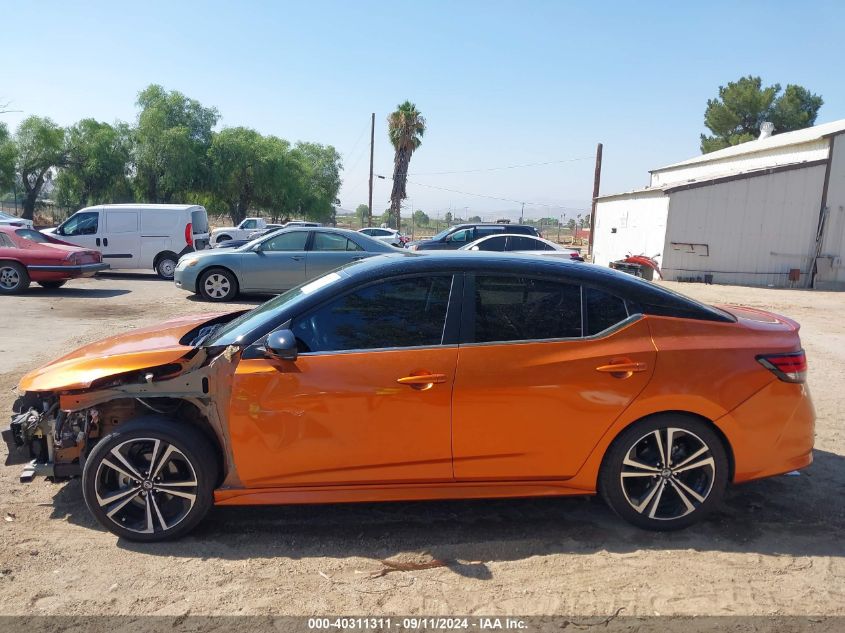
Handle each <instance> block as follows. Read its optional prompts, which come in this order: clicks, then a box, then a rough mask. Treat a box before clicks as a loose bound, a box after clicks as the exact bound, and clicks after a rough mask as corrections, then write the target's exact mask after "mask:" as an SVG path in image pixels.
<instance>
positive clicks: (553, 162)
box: [396, 156, 593, 176]
mask: <svg viewBox="0 0 845 633" xmlns="http://www.w3.org/2000/svg"><path fill="white" fill-rule="evenodd" d="M592 158H593V157H592V156H578V157H576V158H564V159H562V160H547V161H545V162H542V163H521V164H519V165H504V166H503V167H482V168H479V169H463V170H456V171H418V172H414V173H411V172H408V173H407V174H406V175H408V176H442V175H446V174H476V173H480V172H486V171H501V170H503V169H521V168H523V167H541V166H543V165H560V164H561V163H574V162H576V161H579V160H589V159H592ZM396 175H397V176H401V175H402V174H396Z"/></svg>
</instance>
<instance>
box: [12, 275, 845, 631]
mask: <svg viewBox="0 0 845 633" xmlns="http://www.w3.org/2000/svg"><path fill="white" fill-rule="evenodd" d="M672 286H673V287H675V288H677V289H680V290H681V291H682V292H685V293H687V294H689V295H692V296H694V297H697V298H699V299H702V300H705V301H709V302H731V303H742V304H746V305H752V306H758V307H762V308H765V309H771V310H774V311H776V312H782V313H784V314H787V315H790V316H792V317H794V318H796V319H797V320H798V321H799V322H801V323H802V326H803V327H802V331H801V332H802V338H803V341H804V346H805V348H806V349H807V353H808V357H809V360H810V379H809V382H810V388H811V390H812V392H813V395H814V400H815V404H816V408H817V412H818V423H817V440H816V449H817V450H816V457H815V460H816V461H815V463H814V464H813V466H812V467H810V468H809V469H807V470H806V471H804V472H803V473H802V474H801V476H799V477H786V476H783V477H777V478H775V479H771V480H767V481H761V482H755V483H751V484H747V485H745V486H741V487H739V488H736V489H734V490H732V491H730V492H729V494H728V497H727V502H726V503H725V505H724V508H723V509H722V510H721V511H720V512H719V513H717V514H715V515H714V516H712V517H711V518H710V519H709V520H708V521H707V522H706V523H705V524H703V525H700V526H696V527H694V528H691V529H689V530H686V531H684V532H682V533H675V534H654V533H648V532H643V531H639V530H637V529H635V528H633V527H630V526H628V525H627V524H625V523H623V522H622V521H621V520H619V519H617V518H615V517H614V516H612V515H611V513H610V511H609V510H608V509H607V508H605V507H604V505H603V504H602V503H601V502H599V501H597V500H590V499H580V498H570V499H544V500H505V501H483V502H481V501H479V502H443V503H439V502H438V503H395V504H381V505H374V504H370V505H348V506H341V505H336V506H318V507H315V506H296V507H277V508H255V509H252V508H247V509H242V508H241V509H239V508H219V509H215V510H213V511H212V513H211V514H210V516H209V518H208V519H207V520H206V521H205V523H203V524H202V525H201V527H200V528H199V529H198V530H197V531H195V532H194V533H193V534H192V535H191V536H189V537H188V538H185V539H183V540H181V541H178V542H175V543H167V544H153V545H138V544H133V543H128V542H122V541H119V540H118V539H117V538H116V537H114V536H113V535H112V534H110V533H108V532H106V531H104V530H103V529H101V528H100V527H99V526H98V525H96V524H95V523H94V521H93V519H91V518H90V517H89V515H88V512H87V510H86V508H85V506H84V503H83V501H82V494H81V491H80V486H79V483H78V481H72V482H69V483H64V484H52V483H49V482H47V481H44V480H37V481H35V482H33V483H31V484H28V485H23V484H20V483H18V474H19V472H20V466H13V467H0V516H2V517H4V518H5V519H6V520H0V613H2V614H76V615H83V614H161V615H171V616H174V617H178V616H182V615H184V614H186V613H191V614H241V613H250V614H293V615H314V614H338V613H343V614H426V615H436V614H456V613H461V614H521V615H529V614H582V615H591V614H612V613H614V612H616V611H617V609H619V608H623V609H624V610H623V611H622V613H623V614H625V615H653V614H661V615H668V614H676V615H694V614H721V615H763V614H765V615H786V614H792V615H810V614H815V615H834V614H837V615H845V542H843V535H845V434H843V431H842V420H843V417H845V319H843V314H845V294H836V293H823V292H806V291H799V290H772V289H753V288H739V287H726V286H703V285H689V284H684V285H678V284H672ZM258 301H259V300H258V299H256V300H255V301H247V302H244V303H257V302H258ZM232 307H235V306H234V305H233V306H232ZM219 309H220V306H219V305H210V304H206V303H203V302H200V301H196V300H194V299H193V298H192V297H189V296H188V295H187V294H185V293H184V292H181V291H179V290H177V289H176V288H175V287H174V286H173V285H172V284H170V283H166V282H163V281H159V280H158V279H156V278H155V277H152V276H145V275H129V274H126V275H110V276H108V277H104V278H98V279H90V280H83V281H75V282H71V283H70V284H69V285H68V286H67V287H65V288H64V289H62V290H59V291H46V290H43V289H41V288H38V287H33V289H32V290H31V291H30V292H28V293H27V294H26V295H24V296H19V297H2V298H0V315H2V317H3V318H2V324H3V326H4V328H6V329H5V330H4V334H3V336H2V338H0V352H2V353H0V412H2V415H4V416H5V415H6V412H8V411H9V409H10V407H11V404H12V400H13V398H14V395H13V390H14V388H15V385H16V383H17V381H18V379H19V377H20V376H21V375H22V374H23V373H24V372H26V371H27V370H30V369H32V368H34V367H36V366H38V365H40V364H42V363H44V362H46V361H49V360H51V359H52V358H55V357H57V356H59V355H61V354H63V353H66V352H68V351H70V350H71V349H73V348H75V347H77V346H79V345H81V344H83V343H87V342H90V341H93V340H96V339H98V338H101V337H103V336H105V335H108V334H114V333H118V332H122V331H126V330H130V329H132V328H135V327H138V326H141V325H147V324H151V323H155V322H157V321H161V320H164V319H166V318H168V317H171V316H175V315H180V314H188V313H198V312H204V311H209V312H210V311H218V310H219ZM0 450H2V449H0ZM385 559H387V560H389V561H390V562H397V561H399V562H426V561H429V562H430V561H432V559H436V560H438V561H443V562H444V563H445V565H441V566H434V567H432V568H430V569H424V570H416V571H395V573H384V574H380V573H379V572H381V571H383V570H385V569H386V568H385V564H384V563H383V562H381V561H383V560H385Z"/></svg>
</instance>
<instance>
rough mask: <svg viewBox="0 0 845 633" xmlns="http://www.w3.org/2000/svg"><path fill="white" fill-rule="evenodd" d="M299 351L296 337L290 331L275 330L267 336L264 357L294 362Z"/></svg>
mask: <svg viewBox="0 0 845 633" xmlns="http://www.w3.org/2000/svg"><path fill="white" fill-rule="evenodd" d="M298 354H299V351H298V348H297V345H296V337H295V336H294V335H293V332H291V331H290V330H276V331H275V332H270V334H268V335H267V342H266V343H264V356H266V357H267V358H270V359H273V360H296V357H297V356H298Z"/></svg>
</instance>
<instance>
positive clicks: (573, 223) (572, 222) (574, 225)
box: [566, 218, 577, 231]
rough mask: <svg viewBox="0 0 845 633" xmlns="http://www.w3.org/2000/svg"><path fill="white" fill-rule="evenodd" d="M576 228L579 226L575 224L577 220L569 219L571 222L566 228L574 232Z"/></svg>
mask: <svg viewBox="0 0 845 633" xmlns="http://www.w3.org/2000/svg"><path fill="white" fill-rule="evenodd" d="M576 226H577V223H576V222H575V218H569V222H567V223H566V227H567V228H568V229H569V230H570V231H574V230H575V227H576Z"/></svg>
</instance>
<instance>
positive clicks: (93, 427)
mask: <svg viewBox="0 0 845 633" xmlns="http://www.w3.org/2000/svg"><path fill="white" fill-rule="evenodd" d="M240 356H241V350H240V348H238V347H236V346H229V347H227V348H225V349H224V350H223V351H222V352H220V353H217V354H212V353H210V352H209V350H208V349H207V348H200V349H198V350H197V352H196V354H194V355H193V356H192V357H190V358H188V359H187V360H186V361H185V363H184V365H183V367H182V369H181V371H179V372H178V374H176V375H173V374H172V373H171V374H169V375H168V376H167V377H165V378H160V379H156V378H155V374H154V373H153V372H150V373H147V374H145V375H143V376H142V378H141V379H139V378H138V374H133V375H132V377H127V378H126V381H125V382H123V381H122V380H121V379H120V378H118V380H116V381H111V382H110V383H109V384H108V385H107V386H104V387H103V388H99V389H98V388H93V389H86V390H78V391H69V392H58V393H53V394H47V393H33V392H31V393H27V394H25V395H24V396H23V397H22V398H21V401H22V402H23V403H24V404H25V405H27V406H28V408H27V410H26V411H24V410H20V411H18V413H17V415H16V417H15V418H14V419H15V420H18V419H20V420H22V421H24V422H25V423H26V424H25V425H21V424H19V425H17V427H16V426H15V423H14V422H13V425H12V427H11V429H7V430H6V431H4V433H3V437H4V439H5V440H6V443H7V444H8V445H9V460H11V459H13V456H12V442H14V443H15V444H17V446H18V447H19V450H20V448H21V447H27V446H28V447H29V454H30V456H33V457H34V459H33V460H32V462H30V464H29V465H28V466H27V467H26V468H25V469H24V472H23V473H22V475H21V480H22V481H29V480H31V479H32V476H33V475H35V474H40V475H46V476H51V477H57V478H58V477H62V476H68V475H74V474H79V473H80V472H81V468H82V465H84V459H85V456H86V454H87V452H88V451H89V450H90V448H91V446H92V445H93V444H94V443H96V441H97V439H99V437H101V436H102V435H103V434H104V432H105V430H106V429H107V428H109V426H108V423H107V422H106V420H105V419H103V418H104V416H102V415H101V411H102V410H104V409H105V410H109V411H115V412H117V413H116V416H117V417H116V418H115V421H114V423H115V424H116V423H118V420H119V419H120V418H124V420H120V421H125V419H129V418H130V417H132V416H133V414H137V412H138V411H140V412H144V411H146V410H148V409H152V410H153V411H156V410H157V409H156V408H155V405H154V404H151V403H157V402H168V401H177V402H180V403H188V404H189V405H192V407H194V408H195V409H196V411H197V412H198V413H199V416H200V417H201V419H202V420H203V421H204V423H205V424H206V425H207V427H208V429H210V431H211V433H213V435H214V438H215V439H216V440H217V444H218V445H219V447H220V449H221V453H222V455H221V458H222V459H221V465H222V467H223V472H224V478H223V482H222V484H221V485H222V486H223V487H240V485H241V482H240V478H239V477H238V473H237V468H236V466H235V461H234V456H233V453H232V442H231V437H230V433H229V425H228V403H229V400H230V396H231V393H232V382H233V378H234V374H235V369H236V368H237V365H238V363H239V362H240ZM127 403H129V404H128V405H127ZM33 405H35V406H33ZM133 407H137V409H135V408H133ZM146 412H148V411H146ZM109 417H111V416H109ZM176 417H178V416H176ZM69 420H73V421H74V423H73V424H71V425H68V421H69ZM69 426H70V428H69ZM11 436H14V437H13V438H11ZM10 438H11V439H10ZM74 443H75V444H76V445H75V446H70V445H69V444H74ZM68 462H70V463H68ZM7 463H8V461H7Z"/></svg>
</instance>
